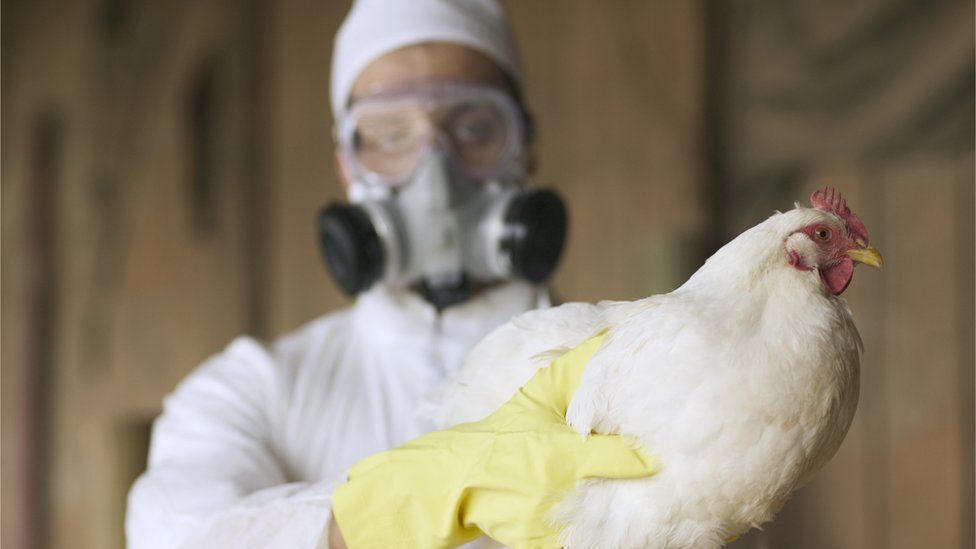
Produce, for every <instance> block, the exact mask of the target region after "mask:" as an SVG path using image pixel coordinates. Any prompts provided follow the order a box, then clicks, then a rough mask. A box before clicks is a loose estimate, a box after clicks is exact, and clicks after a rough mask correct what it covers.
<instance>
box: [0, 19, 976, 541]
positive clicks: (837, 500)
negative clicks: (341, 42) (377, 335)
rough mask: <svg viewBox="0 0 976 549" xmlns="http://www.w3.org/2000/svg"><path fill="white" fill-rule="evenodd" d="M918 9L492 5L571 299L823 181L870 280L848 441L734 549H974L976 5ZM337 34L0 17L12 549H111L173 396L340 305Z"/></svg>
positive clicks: (862, 302) (653, 279)
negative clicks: (521, 78) (549, 197)
mask: <svg viewBox="0 0 976 549" xmlns="http://www.w3.org/2000/svg"><path fill="white" fill-rule="evenodd" d="M918 4H919V3H918V2H915V3H912V2H907V3H904V2H903V3H894V2H857V3H854V4H853V5H852V7H850V8H847V9H842V8H841V7H837V6H835V7H834V8H833V9H834V10H835V11H830V10H827V9H826V8H818V7H816V6H814V5H812V4H811V5H808V4H807V3H804V2H783V3H760V2H746V1H737V2H708V1H693V2H687V1H679V0H667V1H659V2H644V1H636V0H635V1H629V2H625V1H616V2H612V3H606V2H603V3H595V2H588V1H585V0H574V1H562V2H554V1H550V2H515V1H509V2H506V6H507V8H508V10H509V13H510V16H511V19H512V22H513V25H514V27H515V30H516V34H517V36H518V38H519V41H520V43H521V46H522V49H523V54H524V65H525V73H526V75H527V77H526V90H527V96H528V101H529V103H530V106H531V107H532V109H533V111H534V112H535V115H536V120H537V125H538V128H539V134H538V143H537V148H538V157H539V160H540V164H539V171H538V174H537V180H538V182H539V183H541V184H544V185H549V186H553V187H556V188H557V189H559V190H560V191H561V192H563V193H564V195H566V197H567V200H568V202H569V205H570V209H571V215H572V219H571V231H572V232H571V235H570V244H569V248H568V252H567V256H566V258H565V261H564V263H563V265H562V267H561V268H560V270H559V272H558V274H557V275H556V278H555V280H554V288H555V291H556V292H557V294H558V295H559V297H561V298H562V299H564V300H597V299H608V298H610V299H632V298H636V297H640V296H643V295H647V294H650V293H657V292H663V291H667V290H669V289H671V288H673V287H674V286H675V285H676V284H678V283H679V282H680V281H681V280H683V279H684V278H686V277H687V276H688V274H690V272H692V271H693V270H694V269H695V268H696V267H697V265H699V264H700V262H701V261H702V259H703V258H704V257H706V256H707V254H708V253H709V251H710V250H711V249H712V248H713V247H714V246H715V245H716V244H717V243H719V242H722V241H724V240H725V239H727V238H728V237H729V236H731V235H733V234H735V232H737V231H738V230H741V228H744V227H745V226H748V225H750V224H752V223H755V222H756V221H758V220H759V219H762V218H764V217H765V216H766V215H768V213H769V212H770V211H772V210H773V209H776V208H787V207H789V206H790V204H791V203H792V202H793V201H794V200H801V201H802V200H805V199H806V197H807V196H808V195H809V190H810V189H812V188H813V186H814V185H816V184H819V183H821V182H825V181H828V182H831V183H833V184H835V185H837V186H839V187H841V188H842V189H844V190H845V192H846V193H847V194H848V195H849V198H850V202H851V203H852V205H853V206H854V207H855V208H856V209H857V211H858V213H859V214H861V215H862V217H863V218H864V219H865V222H866V224H867V226H868V227H869V229H870V230H871V233H872V238H873V240H874V241H875V242H876V243H877V245H878V246H879V247H880V248H881V249H882V251H883V252H884V253H885V258H886V260H887V262H888V267H887V269H886V270H885V271H884V272H881V273H877V272H867V271H866V270H862V269H859V270H858V273H857V276H856V280H855V282H854V284H853V287H852V289H851V290H850V291H849V294H848V295H849V296H850V299H851V302H852V305H853V306H854V308H855V313H856V315H857V318H858V321H859V325H860V326H861V329H862V332H863V333H864V336H865V343H866V346H867V349H868V351H867V357H866V364H865V367H864V382H863V386H862V406H861V409H860V410H859V413H858V416H857V419H856V422H855V426H854V428H853V429H852V431H851V434H850V436H849V437H848V440H847V442H845V444H844V446H843V448H842V450H841V452H840V454H839V455H838V456H837V458H836V459H835V460H834V461H833V462H832V463H831V464H830V465H829V466H828V468H827V470H826V471H824V473H823V474H821V475H820V476H819V477H818V478H817V479H816V480H815V481H814V483H813V484H812V485H811V486H810V487H808V488H806V489H805V490H803V491H802V492H801V493H800V494H799V495H798V497H797V498H795V500H794V501H793V502H791V503H790V504H789V505H788V506H787V507H786V509H785V510H784V512H783V515H782V516H781V517H780V520H778V521H777V522H776V523H774V524H773V525H772V526H771V527H770V528H768V529H767V531H766V532H764V533H762V534H753V535H750V536H747V537H746V538H745V539H744V540H742V541H740V542H738V543H737V546H739V547H753V546H765V547H844V548H847V547H850V548H855V547H865V548H869V547H871V548H873V547H878V548H881V547H920V546H923V547H953V548H954V547H971V546H973V541H972V540H973V538H972V524H973V523H972V520H973V508H972V485H973V478H972V467H973V454H972V444H973V415H972V407H973V396H972V387H973V380H972V365H973V316H972V313H973V292H972V290H973V282H972V281H973V240H972V238H973V221H972V218H973V213H972V212H973V196H972V192H973V171H972V170H973V156H972V151H973V146H972V131H971V130H972V126H971V124H972V112H973V110H972V109H973V108H972V91H971V88H972V70H971V67H972V30H971V27H972V25H971V22H972V7H971V6H969V5H968V4H966V3H962V2H946V3H941V4H939V5H938V9H935V8H932V9H928V10H927V9H925V8H922V7H918ZM775 5H783V6H785V7H783V8H772V7H770V6H775ZM906 6H908V7H906ZM967 6H968V7H967ZM347 8H348V3H347V2H321V1H318V0H285V1H277V2H265V1H262V0H245V1H232V0H203V1H198V2H188V3H173V2H168V3H165V2H164V3H159V2H146V1H129V2H126V1H123V0H81V1H76V2H65V1H58V0H43V1H37V0H35V1H31V2H25V1H21V2H16V1H10V2H6V3H4V4H3V13H2V48H3V54H4V63H3V69H2V70H3V74H2V86H3V89H2V110H3V114H4V115H5V116H4V118H3V126H2V167H0V169H2V181H3V186H2V192H3V196H2V198H3V199H2V217H0V221H2V238H3V251H2V267H3V272H2V293H3V297H4V298H5V301H4V306H3V313H2V314H3V316H2V322H3V331H2V338H3V339H2V353H3V356H2V359H3V360H2V376H3V383H2V421H3V427H2V433H3V434H2V436H3V440H2V443H3V477H2V482H3V485H4V490H3V500H2V510H3V511H2V512H3V527H2V531H0V535H2V542H3V544H4V545H9V546H11V547H81V548H85V547H99V548H101V547H120V546H122V539H123V538H122V530H121V526H122V519H123V516H122V513H123V509H124V497H125V491H126V490H127V488H128V485H129V483H130V482H131V480H132V479H133V478H134V477H135V476H136V475H137V474H138V473H139V471H140V470H141V468H142V467H143V466H144V457H145V451H146V444H147V435H148V427H149V422H150V421H151V419H152V417H154V415H155V414H156V413H158V410H159V406H160V404H161V401H162V398H163V396H164V395H165V394H166V393H167V392H169V391H170V390H172V388H173V386H174V385H175V384H176V383H177V382H178V380H179V379H181V378H182V377H183V376H184V375H186V373H187V372H189V371H190V370H192V369H193V368H194V367H195V366H196V365H197V364H198V363H199V362H200V361H201V360H202V359H203V358H205V357H206V356H207V355H209V354H211V353H213V352H215V351H217V350H219V349H220V348H221V347H222V346H223V345H225V344H226V343H227V342H228V341H229V340H230V339H231V338H232V337H233V336H234V335H236V334H238V333H243V332H249V333H254V334H257V335H259V336H262V337H265V338H272V337H275V336H276V335H279V334H282V333H285V332H287V331H289V330H292V329H294V328H296V327H297V326H299V325H301V324H302V323H304V322H306V321H308V320H310V319H312V318H315V317H317V316H319V315H321V314H323V313H324V312H326V311H329V310H332V309H334V308H336V307H340V306H343V305H344V304H346V303H348V300H346V298H344V297H343V296H341V295H340V294H339V292H338V291H337V290H336V289H335V287H334V286H333V285H332V283H331V281H330V280H329V279H328V277H327V275H326V273H325V271H324V268H323V267H322V265H321V261H320V258H319V256H318V251H317V243H316V240H315V233H314V231H313V220H314V217H315V214H316V212H317V211H318V209H319V208H320V207H321V206H322V205H323V204H325V203H326V202H328V201H330V200H334V199H337V198H340V197H341V192H340V190H339V186H338V184H337V182H336V179H335V176H334V174H333V156H332V150H331V119H330V113H329V105H328V66H329V60H330V50H331V41H332V35H333V33H334V32H335V29H336V28H337V27H338V25H339V22H340V21H341V18H342V17H343V15H344V14H345V12H346V10H347ZM910 8H911V9H910ZM913 20H914V21H916V23H914V24H913V23H912V21H913ZM878 21H896V22H899V23H898V25H895V26H894V27H884V26H883V25H881V26H879V25H880V24H879V23H877V22H878ZM967 21H968V23H967V25H961V23H966V22H967ZM832 25H833V26H832ZM963 27H965V28H963ZM889 28H890V29H895V30H890V31H889V30H886V29H889ZM784 29H786V30H784ZM872 30H873V32H869V31H872ZM896 31H897V39H898V40H895V38H896V37H889V34H893V33H895V32H896ZM864 33H867V34H866V35H865V34H864ZM865 36H867V38H866V37H865ZM870 37H874V39H875V40H876V41H875V42H872V41H871V40H868V38H870ZM906 40H907V41H909V46H904V47H903V48H904V49H903V50H896V51H895V54H898V55H900V57H897V58H895V59H896V60H897V61H892V60H891V59H892V57H891V56H892V55H895V54H892V53H890V50H888V49H886V47H887V48H890V47H892V44H898V43H901V42H904V41H906ZM911 40H915V42H910V41H911ZM907 51H912V52H917V53H915V54H913V56H910V57H906V56H905V52H907ZM906 59H907V60H906ZM967 64H968V65H967ZM960 66H962V67H965V66H968V67H969V69H968V70H969V72H965V69H964V68H963V69H960V68H959V67H960ZM905 67H907V68H905ZM960 70H962V71H963V72H961V73H960ZM863 74H870V75H872V77H873V78H872V79H869V81H868V82H869V83H873V85H867V84H865V80H864V78H862V77H859V76H858V75H863ZM878 75H887V78H881V76H878ZM865 78H866V77H865ZM913 83H914V85H912V84H913ZM818 86H819V87H818ZM890 90H896V91H890ZM897 90H901V91H897ZM933 98H934V99H933ZM967 109H968V110H967ZM863 113H866V114H863ZM893 113H894V114H893ZM896 114H897V115H898V116H896ZM963 119H965V120H968V121H969V122H968V123H967V122H958V121H959V120H963ZM953 121H957V122H956V123H955V124H953ZM967 124H968V125H967ZM912 132H915V133H912ZM967 132H968V133H967ZM892 135H894V136H900V137H899V138H897V139H894V138H892V139H887V138H886V136H892ZM917 135H924V136H925V138H924V139H922V138H913V136H917ZM918 143H925V144H926V145H925V146H918V145H917V144H918ZM920 189H922V190H920Z"/></svg>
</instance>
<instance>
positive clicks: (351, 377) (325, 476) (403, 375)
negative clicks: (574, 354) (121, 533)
mask: <svg viewBox="0 0 976 549" xmlns="http://www.w3.org/2000/svg"><path fill="white" fill-rule="evenodd" d="M546 305H548V297H547V294H546V292H545V291H544V290H543V289H541V288H538V287H534V286H530V285H528V284H524V283H519V282H513V283H509V284H506V285H504V286H500V287H498V288H495V289H492V290H489V291H488V292H486V293H484V294H481V295H479V296H477V297H475V298H474V299H472V300H471V301H468V302H466V303H463V304H460V305H457V306H454V307H451V308H448V309H446V310H445V311H444V312H443V313H442V314H440V315H438V314H437V313H436V311H435V310H434V309H433V307H431V306H430V305H429V304H427V303H426V302H424V301H423V300H422V299H421V298H419V297H418V296H417V295H415V294H413V293H409V292H404V291H396V290H392V289H390V288H388V287H385V286H379V287H376V288H374V289H372V290H370V291H369V292H367V293H364V294H362V295H361V296H359V298H358V299H357V300H356V303H355V305H354V306H352V307H351V308H348V309H344V310H341V311H338V312H335V313H332V314H328V315H325V316H324V317H322V318H320V319H318V320H315V321H313V322H311V323H309V324H307V325H306V326H304V327H302V328H301V329H299V330H297V331H295V332H293V333H292V334H289V335H287V336H285V337H282V338H281V339H279V340H277V341H276V342H275V343H274V344H272V345H270V346H267V347H266V346H263V345H262V344H260V343H258V342H257V341H255V340H254V339H251V338H247V337H241V338H238V339H236V340H234V341H233V342H232V343H231V344H230V345H229V346H228V347H227V348H226V349H225V350H224V351H223V352H222V353H220V354H218V355H216V356H214V357H212V358H210V359H209V360H207V361H206V362H205V363H204V364H203V365H201V366H200V367H199V368H198V369H197V370H196V371H195V372H194V373H193V374H191V375H190V376H189V377H187V378H186V379H185V380H184V381H183V382H182V383H181V384H180V385H179V386H178V387H177V389H176V391H175V392H174V393H173V394H172V395H170V396H169V397H168V398H167V399H166V401H165V406H164V411H163V414H162V415H161V416H160V417H159V418H158V419H157V420H156V422H155V424H154V426H153V433H152V443H151V448H150V452H149V465H148V470H147V471H146V472H145V473H144V474H143V475H142V476H141V477H140V478H139V480H138V481H137V482H136V484H135V485H134V486H133V488H132V491H131V492H130V494H129V509H128V515H127V517H126V534H127V538H128V542H129V546H130V547H131V548H133V549H143V548H153V547H160V548H163V547H165V548H172V547H181V546H183V547H208V548H211V547H234V548H241V547H281V548H289V549H290V548H300V547H316V545H317V544H318V546H319V547H322V546H324V544H325V543H326V542H325V538H326V536H325V535H324V534H325V526H326V525H327V519H328V517H329V511H330V494H331V492H332V489H333V488H334V487H335V486H337V485H338V484H340V483H341V482H343V481H344V480H345V474H346V469H347V468H348V467H350V466H351V465H352V464H354V463H355V462H356V461H358V460H360V459H361V458H363V457H365V456H367V455H370V454H373V453H376V452H379V451H381V450H385V449H388V448H392V447H395V446H398V445H400V444H402V443H404V442H406V441H407V440H409V439H412V438H414V437H416V436H418V435H421V434H423V433H425V432H428V431H430V430H431V429H432V428H433V425H432V423H431V422H429V421H428V420H426V419H424V418H422V417H421V416H420V415H419V414H418V413H417V409H418V405H419V404H420V403H421V402H422V401H423V400H424V398H425V397H427V396H428V395H429V394H430V393H431V392H432V391H433V390H436V389H437V388H438V386H439V385H440V384H441V382H442V381H444V380H445V379H446V377H447V376H448V375H449V374H450V373H452V371H453V370H455V369H456V368H457V367H458V366H460V363H461V360H462V358H463V357H464V355H465V354H466V353H467V351H468V350H469V349H470V348H471V347H472V346H473V345H474V344H475V343H476V342H477V341H478V340H480V339H481V338H482V337H483V336H485V335H486V334H487V333H488V332H489V331H491V330H492V329H494V328H495V327H497V326H499V325H501V324H503V323H505V322H507V321H508V320H509V319H510V318H512V317H513V316H514V315H516V314H519V313H522V312H524V311H527V310H529V309H532V308H535V307H537V306H546Z"/></svg>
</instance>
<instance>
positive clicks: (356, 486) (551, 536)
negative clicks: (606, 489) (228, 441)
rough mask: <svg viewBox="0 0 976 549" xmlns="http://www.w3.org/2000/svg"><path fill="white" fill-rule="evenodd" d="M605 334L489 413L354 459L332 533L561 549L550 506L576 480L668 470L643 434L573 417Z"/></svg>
mask: <svg viewBox="0 0 976 549" xmlns="http://www.w3.org/2000/svg"><path fill="white" fill-rule="evenodd" d="M603 337H604V336H603V334H602V333H601V334H598V335H597V336H595V337H593V338H591V339H589V340H587V341H586V342H584V343H583V344H581V345H579V346H577V347H576V348H574V349H572V350H570V351H569V352H567V353H566V354H564V355H563V356H561V357H560V358H558V359H556V360H554V361H553V362H552V363H551V364H550V365H549V366H547V367H545V368H542V369H540V370H539V371H538V372H536V373H535V375H533V376H532V378H531V379H530V380H529V381H528V383H526V384H525V385H523V386H522V387H521V388H520V389H519V390H518V392H516V394H515V395H514V396H513V397H512V398H511V399H510V400H509V401H508V402H506V403H505V404H503V405H502V406H501V407H500V408H499V409H498V410H496V411H494V412H493V413H492V414H491V415H489V416H488V417H486V418H484V419H482V420H480V421H476V422H472V423H464V424H461V425H456V426H454V427H451V428H449V429H444V430H441V431H435V432H433V433H428V434H426V435H423V436H420V437H417V438H415V439H413V440H411V441H410V442H408V443H406V444H404V445H403V446H400V447H399V448H395V449H393V450H388V451H386V452H380V453H377V454H373V455H371V456H369V457H367V458H365V459H363V460H361V461H359V462H358V463H356V464H355V465H354V466H353V467H352V468H351V469H350V470H349V475H348V477H349V478H348V480H347V482H345V483H344V484H343V485H341V486H339V487H338V488H337V489H336V490H335V491H334V492H333V502H334V504H333V513H334V515H333V520H332V521H331V522H333V523H334V526H330V533H331V534H333V535H336V534H340V533H341V537H342V538H344V540H345V543H347V544H348V546H349V547H351V548H352V549H366V548H370V547H424V548H431V549H433V548H449V547H456V546H458V545H460V544H462V543H466V542H468V541H471V540H474V539H475V538H477V537H478V536H479V535H481V534H486V535H488V536H489V537H491V538H492V539H494V540H495V541H498V542H501V543H504V544H506V545H507V546H509V547H516V548H528V547H535V548H550V547H552V548H554V547H559V546H560V530H561V528H563V527H565V526H566V525H565V524H561V523H559V520H560V519H559V518H558V517H556V516H553V514H552V513H553V511H554V510H555V509H556V508H557V507H558V503H559V501H560V500H561V499H562V498H563V497H564V496H565V495H566V494H567V493H568V492H569V491H571V490H572V489H573V488H574V487H575V486H576V484H577V483H578V482H580V481H582V480H586V479H598V478H603V479H631V478H641V477H647V476H651V475H654V474H656V473H657V472H658V471H659V470H660V466H659V463H658V461H657V460H656V458H654V457H653V456H650V455H648V454H645V453H644V452H643V451H642V450H641V449H640V448H639V447H638V445H637V443H636V441H634V440H631V439H629V438H626V437H621V436H617V435H612V434H596V433H590V434H589V435H587V436H586V437H585V438H584V437H582V436H581V435H580V434H579V433H577V432H575V431H573V430H572V428H571V427H570V426H569V425H567V423H566V409H567V407H568V405H569V402H570V400H571V399H572V397H573V395H574V394H575V393H576V389H577V387H578V386H579V380H580V376H581V375H582V373H583V370H584V369H585V368H586V365H587V363H588V362H589V360H590V357H591V356H593V353H594V352H596V350H597V349H598V348H599V346H600V344H601V342H602V340H603ZM335 526H337V527H338V530H336V529H335ZM336 539H338V538H336Z"/></svg>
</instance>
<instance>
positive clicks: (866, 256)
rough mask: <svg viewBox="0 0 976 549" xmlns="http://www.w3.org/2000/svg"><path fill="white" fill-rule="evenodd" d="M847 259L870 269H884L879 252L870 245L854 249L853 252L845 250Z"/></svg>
mask: <svg viewBox="0 0 976 549" xmlns="http://www.w3.org/2000/svg"><path fill="white" fill-rule="evenodd" d="M847 257H849V258H851V259H853V260H854V261H857V262H858V263H864V264H865V265H870V266H871V267H877V268H879V269H881V268H882V267H884V259H882V257H881V252H879V251H878V250H877V249H875V247H874V246H871V245H870V244H868V245H862V246H861V247H859V248H854V249H853V250H847Z"/></svg>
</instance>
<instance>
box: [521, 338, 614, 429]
mask: <svg viewBox="0 0 976 549" xmlns="http://www.w3.org/2000/svg"><path fill="white" fill-rule="evenodd" d="M604 337H605V336H604V334H603V333H601V334H600V335H597V336H595V337H592V338H590V339H588V340H587V341H585V342H584V343H582V344H581V345H578V346H577V347H575V348H574V349H572V350H571V351H569V352H568V353H566V354H564V355H563V356H561V357H559V358H557V359H556V360H554V361H553V362H552V363H551V364H549V365H548V366H546V367H545V368H540V369H539V371H538V372H536V373H535V375H533V376H532V378H531V379H529V381H528V383H526V384H525V385H524V386H522V388H521V389H519V395H520V396H521V397H523V398H526V399H528V400H530V401H532V402H534V403H535V404H536V406H538V407H540V408H543V409H548V410H551V411H552V412H553V413H554V414H556V415H562V416H564V415H566V408H567V407H568V406H569V401H570V400H571V399H572V398H573V394H575V393H576V389H577V388H579V383H580V377H582V375H583V371H584V370H586V366H587V363H589V361H590V358H591V357H592V356H593V354H594V353H596V351H597V349H599V348H600V344H601V343H602V342H603V339H604ZM517 398H519V396H518V395H517V396H516V399H517Z"/></svg>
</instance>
